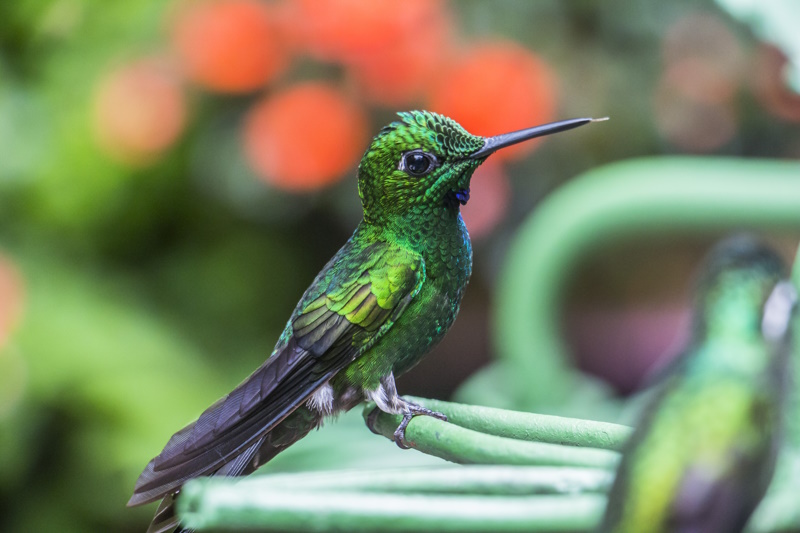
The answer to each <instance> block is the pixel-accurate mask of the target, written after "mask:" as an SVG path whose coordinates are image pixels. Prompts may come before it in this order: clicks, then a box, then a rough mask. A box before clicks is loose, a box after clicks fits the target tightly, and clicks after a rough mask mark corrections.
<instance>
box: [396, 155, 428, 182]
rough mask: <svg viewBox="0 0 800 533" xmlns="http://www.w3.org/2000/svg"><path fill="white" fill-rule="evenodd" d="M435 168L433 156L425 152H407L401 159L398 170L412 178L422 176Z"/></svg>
mask: <svg viewBox="0 0 800 533" xmlns="http://www.w3.org/2000/svg"><path fill="white" fill-rule="evenodd" d="M435 166H436V159H435V158H434V156H433V155H431V154H428V153H425V152H408V153H406V154H403V159H402V160H401V161H400V170H405V171H406V172H407V173H409V174H411V175H412V176H423V175H425V174H427V173H428V172H430V171H431V170H433V168H434V167H435Z"/></svg>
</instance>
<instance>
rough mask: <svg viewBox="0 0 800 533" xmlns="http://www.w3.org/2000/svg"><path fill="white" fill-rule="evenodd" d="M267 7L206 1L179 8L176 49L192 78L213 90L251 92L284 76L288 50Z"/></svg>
mask: <svg viewBox="0 0 800 533" xmlns="http://www.w3.org/2000/svg"><path fill="white" fill-rule="evenodd" d="M275 18H276V17H275V16H273V12H272V11H271V10H270V6H269V5H268V4H265V3H264V2H258V1H255V0H201V1H196V2H184V3H181V4H179V5H178V7H177V9H176V11H175V13H174V17H173V19H172V21H171V22H172V24H171V37H172V44H173V47H174V49H175V51H176V53H177V55H178V57H179V59H180V61H181V64H182V66H183V68H184V69H185V71H186V73H187V75H188V76H189V77H190V78H192V79H193V80H194V81H196V82H197V83H199V84H201V85H203V86H205V87H207V88H208V89H212V90H216V91H221V92H233V93H237V92H247V91H252V90H255V89H258V88H259V87H261V86H263V85H264V84H266V83H267V82H269V81H271V80H272V79H274V78H275V77H276V76H277V75H278V74H279V73H281V72H282V71H283V70H284V68H285V67H286V64H287V58H286V51H285V47H284V45H283V42H282V39H281V33H280V31H278V27H277V23H276V20H275Z"/></svg>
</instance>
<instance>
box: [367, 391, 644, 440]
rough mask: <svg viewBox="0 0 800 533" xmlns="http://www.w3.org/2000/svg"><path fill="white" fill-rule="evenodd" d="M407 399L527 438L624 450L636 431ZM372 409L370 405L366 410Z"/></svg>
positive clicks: (453, 418) (472, 425)
mask: <svg viewBox="0 0 800 533" xmlns="http://www.w3.org/2000/svg"><path fill="white" fill-rule="evenodd" d="M406 399H408V400H410V401H412V402H414V403H418V404H420V405H422V406H424V407H427V408H428V409H431V410H433V411H436V412H439V413H442V414H444V415H446V416H447V422H448V423H450V424H455V425H457V426H461V427H463V428H467V429H471V430H473V431H477V432H480V433H485V434H488V435H494V436H496V437H506V438H510V439H518V440H523V441H534V442H547V443H550V444H565V445H567V446H583V447H589V448H602V449H606V450H616V451H621V450H622V448H623V446H624V444H625V442H627V440H628V437H630V435H631V433H632V432H633V428H631V427H628V426H623V425H620V424H610V423H608V422H596V421H594V420H584V419H580V418H569V417H563V416H552V415H540V414H537V413H523V412H520V411H510V410H508V409H497V408H494V407H482V406H480V405H465V404H463V403H454V402H444V401H441V400H431V399H428V398H418V397H415V396H406ZM369 410H370V406H369V405H368V406H367V407H365V409H364V412H365V413H367V412H369ZM412 422H414V421H412Z"/></svg>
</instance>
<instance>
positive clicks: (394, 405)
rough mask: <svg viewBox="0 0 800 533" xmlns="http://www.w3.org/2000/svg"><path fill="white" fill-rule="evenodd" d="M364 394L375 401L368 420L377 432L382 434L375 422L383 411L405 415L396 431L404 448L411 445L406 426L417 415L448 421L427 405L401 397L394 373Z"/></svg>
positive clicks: (368, 424)
mask: <svg viewBox="0 0 800 533" xmlns="http://www.w3.org/2000/svg"><path fill="white" fill-rule="evenodd" d="M364 396H366V397H367V399H369V400H371V401H373V402H375V406H376V407H375V409H373V410H372V412H371V413H370V414H369V415H367V420H366V422H367V427H368V428H369V429H370V431H372V432H373V433H375V434H378V435H382V433H381V432H379V431H377V430H376V429H375V423H376V422H377V419H378V416H379V415H380V414H381V411H383V412H384V413H388V414H391V415H403V421H402V422H400V425H399V426H397V429H396V430H395V431H394V442H395V444H397V446H398V447H400V448H402V449H403V450H407V449H409V448H410V447H411V446H409V445H408V441H407V440H406V428H407V427H408V424H409V422H411V419H412V418H414V417H415V416H417V415H425V416H432V417H434V418H438V419H439V420H443V421H445V422H447V417H446V416H445V415H444V414H442V413H438V412H436V411H431V410H430V409H428V408H427V407H423V406H421V405H419V404H416V403H413V402H409V401H408V400H404V399H403V398H401V397H400V395H399V394H397V387H396V386H395V383H394V375H393V374H391V373H389V374H388V375H386V376H384V377H382V378H381V380H380V385H379V386H378V388H376V389H374V390H365V391H364Z"/></svg>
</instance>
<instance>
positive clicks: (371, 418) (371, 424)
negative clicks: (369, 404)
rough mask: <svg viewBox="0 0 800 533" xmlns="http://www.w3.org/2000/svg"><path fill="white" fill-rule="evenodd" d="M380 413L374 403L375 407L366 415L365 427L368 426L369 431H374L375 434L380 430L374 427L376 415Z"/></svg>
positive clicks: (376, 419) (378, 433)
mask: <svg viewBox="0 0 800 533" xmlns="http://www.w3.org/2000/svg"><path fill="white" fill-rule="evenodd" d="M380 414H381V410H380V409H378V406H377V405H376V406H375V408H374V409H372V411H370V412H369V414H368V415H367V420H366V423H367V427H368V428H369V430H370V431H371V432H373V433H375V434H376V435H380V432H379V431H378V430H377V429H375V422H377V421H378V416H379V415H380Z"/></svg>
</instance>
